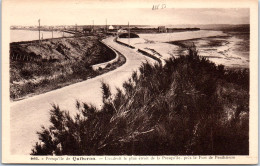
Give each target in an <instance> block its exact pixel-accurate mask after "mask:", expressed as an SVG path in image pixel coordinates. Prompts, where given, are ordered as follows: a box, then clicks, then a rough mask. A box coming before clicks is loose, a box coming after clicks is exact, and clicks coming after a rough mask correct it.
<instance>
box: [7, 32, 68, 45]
mask: <svg viewBox="0 0 260 166" xmlns="http://www.w3.org/2000/svg"><path fill="white" fill-rule="evenodd" d="M40 34H41V38H43V39H50V38H52V32H51V31H41V32H40ZM62 36H63V32H59V31H53V37H54V38H57V37H62ZM64 36H65V37H69V36H72V35H71V34H69V33H64ZM38 39H39V32H38V31H29V30H10V43H12V42H20V41H31V40H38Z"/></svg>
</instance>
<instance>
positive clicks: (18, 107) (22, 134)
mask: <svg viewBox="0 0 260 166" xmlns="http://www.w3.org/2000/svg"><path fill="white" fill-rule="evenodd" d="M113 39H114V38H113V37H109V38H107V39H105V40H104V43H106V44H107V45H109V46H111V47H113V48H114V49H115V50H117V51H119V52H120V53H122V54H123V55H124V56H125V57H126V63H125V64H124V65H122V66H120V67H119V68H117V69H115V70H113V71H111V72H108V73H106V74H103V75H100V76H97V77H95V78H92V79H89V80H86V81H83V82H80V83H76V84H73V85H70V86H66V87H63V88H61V89H57V90H54V91H51V92H47V93H44V94H41V95H38V96H34V97H31V98H28V99H24V100H21V101H16V102H13V103H11V110H10V111H11V114H10V122H11V123H10V126H11V128H10V130H11V135H10V137H11V140H10V142H11V145H10V146H9V147H10V148H11V149H10V151H11V154H12V155H14V154H19V155H28V154H30V152H31V149H32V147H33V145H35V142H36V141H38V136H37V134H36V132H37V131H40V130H41V126H42V125H44V126H47V125H49V124H50V122H49V118H50V115H49V110H50V109H51V103H54V104H58V105H59V106H60V108H61V109H63V110H68V111H70V113H71V114H74V113H75V112H76V109H75V103H76V102H75V101H76V100H79V101H84V102H87V103H92V104H94V105H96V106H101V104H102V93H101V81H104V82H106V83H108V84H109V85H110V86H111V90H112V92H115V87H121V86H122V83H123V82H124V81H127V80H128V78H129V77H130V76H131V74H132V72H133V71H135V70H137V69H138V68H139V67H140V65H141V64H142V62H145V61H146V60H147V61H148V62H152V63H153V62H154V60H153V59H150V58H148V57H145V56H143V55H142V54H140V53H137V52H136V51H135V50H133V49H131V48H128V47H125V46H122V45H119V44H118V43H116V42H114V41H113Z"/></svg>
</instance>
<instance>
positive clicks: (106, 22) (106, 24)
mask: <svg viewBox="0 0 260 166" xmlns="http://www.w3.org/2000/svg"><path fill="white" fill-rule="evenodd" d="M106 33H107V19H106Z"/></svg>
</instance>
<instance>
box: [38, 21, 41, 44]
mask: <svg viewBox="0 0 260 166" xmlns="http://www.w3.org/2000/svg"><path fill="white" fill-rule="evenodd" d="M38 23H39V43H41V20H40V19H39V20H38Z"/></svg>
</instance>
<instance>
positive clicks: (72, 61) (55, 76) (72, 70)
mask: <svg viewBox="0 0 260 166" xmlns="http://www.w3.org/2000/svg"><path fill="white" fill-rule="evenodd" d="M63 40H65V41H63ZM51 42H52V44H51ZM51 42H50V41H46V43H43V44H42V48H41V49H42V50H44V51H42V52H43V54H44V55H42V58H41V59H39V60H33V61H15V60H12V59H10V98H11V99H13V100H15V99H20V98H23V97H25V96H28V95H33V94H40V93H44V92H47V91H50V90H53V89H57V88H61V87H63V86H66V85H69V84H72V83H76V82H79V81H83V80H86V79H88V78H92V77H94V76H96V75H99V74H102V73H104V72H107V71H109V70H112V69H114V68H115V67H118V66H120V65H122V64H123V63H124V62H125V59H124V57H122V55H120V56H121V58H120V60H119V62H118V63H117V64H112V65H111V66H109V67H107V68H106V69H104V70H99V71H94V70H92V67H91V66H92V65H94V64H98V63H103V62H106V61H109V60H111V59H113V58H114V57H115V53H114V52H113V51H112V50H110V49H109V48H107V47H106V46H104V44H103V43H101V42H99V41H98V39H97V38H96V39H93V40H88V38H86V39H85V38H80V39H77V38H71V39H69V38H68V39H57V41H51ZM87 42H89V43H90V44H86V45H84V44H83V43H87ZM93 43H94V44H93ZM49 45H50V47H53V48H52V49H54V47H57V48H56V50H58V52H56V53H55V55H56V58H57V57H59V56H61V55H60V54H62V56H63V57H64V56H65V57H67V58H66V59H61V58H60V59H55V60H54V59H53V58H52V57H54V56H53V54H51V55H52V56H50V55H48V53H49V52H48V51H49V49H47V48H49ZM66 45H67V46H66ZM84 46H86V48H87V49H86V48H85V47H84ZM27 47H30V45H28V46H19V45H15V46H13V47H11V51H12V52H14V54H15V55H17V54H18V52H19V50H20V51H21V50H23V52H22V53H23V54H27V53H28V52H29V51H32V50H28V49H27ZM45 47H46V49H44V48H45ZM70 47H71V49H69V48H70ZM18 48H19V49H18ZM52 49H51V50H52ZM73 49H74V50H73ZM80 49H81V51H80ZM46 50H47V51H46ZM54 50H55V49H54ZM66 50H67V51H66ZM68 50H69V51H68ZM84 50H85V51H84ZM34 51H35V52H37V51H38V50H37V49H35V48H34ZM74 52H76V53H78V54H79V55H77V57H76V56H75V54H74ZM20 53H21V52H20ZM48 56H49V57H48ZM43 57H45V58H43ZM46 57H48V58H46Z"/></svg>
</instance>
